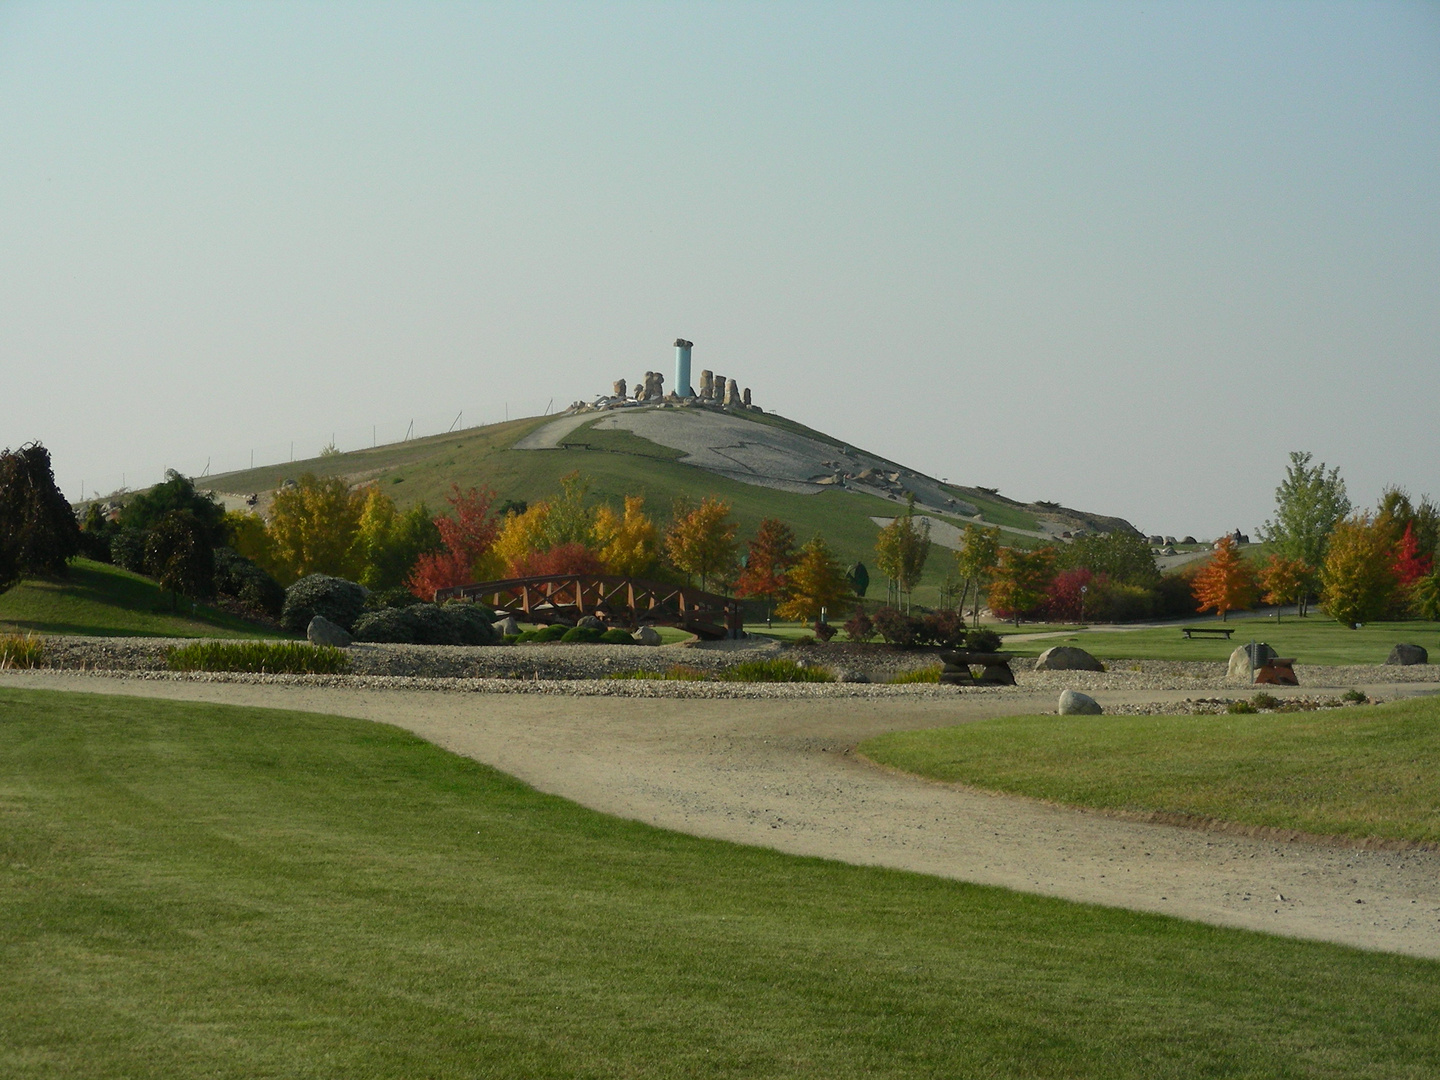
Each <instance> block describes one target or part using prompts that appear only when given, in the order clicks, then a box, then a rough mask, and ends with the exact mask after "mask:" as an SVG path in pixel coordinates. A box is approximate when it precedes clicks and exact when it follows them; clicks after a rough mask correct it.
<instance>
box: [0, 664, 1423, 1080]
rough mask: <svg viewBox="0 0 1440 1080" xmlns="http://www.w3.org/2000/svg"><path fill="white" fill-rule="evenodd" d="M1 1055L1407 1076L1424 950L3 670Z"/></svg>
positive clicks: (1417, 1046)
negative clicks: (1059, 884) (1029, 884)
mask: <svg viewBox="0 0 1440 1080" xmlns="http://www.w3.org/2000/svg"><path fill="white" fill-rule="evenodd" d="M0 807H3V818H0V820H3V823H4V825H3V830H0V962H3V965H4V971H5V978H4V979H3V980H0V1073H3V1074H4V1075H5V1076H7V1077H16V1078H30V1077H51V1076H54V1077H60V1076H64V1077H71V1076H85V1077H152V1076H153V1077H166V1078H185V1077H206V1078H224V1077H246V1078H250V1077H264V1076H287V1077H288V1076H363V1077H367V1078H372V1077H373V1078H383V1077H421V1076H423V1077H428V1078H448V1077H511V1076H526V1077H572V1076H573V1077H582V1076H583V1077H599V1076H628V1077H650V1076H654V1077H673V1076H677V1075H685V1076H689V1077H696V1078H709V1077H755V1076H787V1077H825V1078H844V1077H861V1076H864V1077H915V1076H955V1077H972V1076H973V1077H980V1076H986V1077H1029V1078H1037V1077H1066V1078H1084V1077H1103V1078H1107V1080H1118V1078H1126V1077H1145V1078H1155V1077H1177V1078H1178V1077H1184V1078H1189V1077H1196V1076H1211V1077H1217V1076H1225V1077H1265V1078H1275V1077H1301V1076H1307V1077H1308V1076H1315V1077H1320V1076H1324V1077H1341V1076H1344V1077H1382V1076H1384V1077H1416V1078H1418V1077H1425V1076H1433V1075H1436V1073H1437V1072H1440V965H1437V964H1436V963H1434V962H1431V961H1425V960H1417V959H1413V958H1407V957H1401V956H1391V955H1385V954H1379V953H1373V952H1364V951H1361V950H1358V949H1348V948H1343V947H1339V946H1331V945H1325V944H1319V943H1313V942H1301V941H1292V940H1286V939H1282V938H1275V937H1268V936H1265V935H1261V934H1255V933H1249V932H1244V931H1239V930H1229V929H1221V928H1216V927H1210V926H1204V925H1201V924H1197V923H1188V922H1184V921H1181V920H1178V919H1171V918H1167V917H1164V916H1158V915H1147V914H1138V913H1132V912H1126V911H1118V910H1110V909H1104V908H1097V907H1090V906H1085V905H1079V904H1072V903H1067V902H1065V901H1060V900H1055V899H1049V898H1045V897H1039V896H1027V895H1021V894H1016V893H1011V892H1008V891H1006V890H1002V889H996V888H988V887H979V886H970V885H965V884H960V883H956V882H951V881H945V880H941V879H938V878H929V877H924V876H921V875H916V874H908V873H902V872H898V871H890V870H884V869H878V868H873V867H858V866H849V865H845V864H840V863H832V862H825V861H822V860H818V859H805V858H797V857H793V856H787V855H782V854H779V853H776V852H773V851H768V850H764V849H760V848H745V847H739V846H735V845H731V844H726V843H722V842H719V841H713V840H705V839H700V838H694V837H689V836H683V835H677V834H674V833H669V832H664V831H661V830H658V829H654V828H650V827H647V826H645V825H642V824H638V823H635V822H629V821H622V820H618V819H615V818H609V817H605V816H603V815H600V814H596V813H594V812H591V811H588V810H585V809H583V808H581V807H579V806H576V805H574V804H572V803H569V802H566V801H564V800H562V799H559V798H555V797H551V796H547V795H542V794H540V793H538V792H536V791H534V790H533V789H531V788H529V787H527V786H525V785H523V784H521V783H519V782H517V781H515V780H513V779H511V778H510V777H507V776H504V775H503V774H500V773H497V772H494V771H493V770H490V769H488V768H485V767H484V766H481V765H479V764H476V763H474V762H471V761H469V760H466V759H463V758H459V757H455V756H453V755H450V754H447V753H445V752H444V751H442V750H440V749H438V748H436V747H434V746H432V745H430V744H428V743H425V742H422V741H421V740H419V739H417V738H414V737H412V736H410V735H408V734H405V733H402V732H400V731H398V730H396V729H393V728H388V727H385V726H381V725H374V724H369V723H365V722H362V721H356V720H348V719H340V718H336V717H325V716H316V715H307V714H296V713H284V712H270V711H263V710H244V709H236V708H227V707H221V706H214V705H199V704H184V703H178V702H159V701H144V700H139V699H131V698H116V697H101V696H91V695H63V694H57V693H50V692H39V691H17V690H0Z"/></svg>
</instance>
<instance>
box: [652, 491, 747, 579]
mask: <svg viewBox="0 0 1440 1080" xmlns="http://www.w3.org/2000/svg"><path fill="white" fill-rule="evenodd" d="M735 529H736V525H735V523H734V522H733V521H731V520H730V504H729V503H727V502H721V501H720V500H719V499H717V498H715V497H714V496H713V495H707V496H705V498H704V500H703V501H702V502H701V503H700V505H699V506H696V507H693V508H692V507H690V506H689V505H688V504H686V503H685V502H683V501H680V500H677V502H676V507H675V515H674V519H673V520H672V521H671V523H670V528H669V529H668V530H666V533H665V555H666V557H667V558H668V559H669V560H670V562H671V564H672V565H673V566H674V567H675V569H677V570H679V571H680V572H681V573H684V574H690V575H694V576H696V577H699V579H700V587H701V588H702V589H704V588H706V587H707V585H708V582H709V581H711V580H712V579H718V580H719V581H724V580H726V579H727V578H728V577H729V575H730V573H731V572H732V571H733V570H734V568H735V550H736V544H735Z"/></svg>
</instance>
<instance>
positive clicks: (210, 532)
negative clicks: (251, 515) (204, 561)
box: [120, 469, 228, 548]
mask: <svg viewBox="0 0 1440 1080" xmlns="http://www.w3.org/2000/svg"><path fill="white" fill-rule="evenodd" d="M173 510H184V511H188V512H189V513H190V514H191V515H192V516H193V517H194V519H195V522H196V524H198V525H199V526H200V530H201V535H202V536H203V537H204V538H205V542H206V544H208V545H209V546H210V547H212V548H215V547H220V546H221V545H222V544H224V543H225V542H226V540H227V539H228V538H227V537H226V535H225V507H223V506H222V505H220V503H218V502H216V501H215V498H214V496H212V495H207V494H202V493H200V492H198V491H196V490H195V484H194V482H193V481H191V479H190V478H189V477H188V476H181V475H180V474H179V473H178V472H176V471H175V470H174V469H167V470H166V471H165V480H164V482H163V483H159V484H156V485H155V486H154V487H153V488H151V489H150V490H149V491H142V492H140V493H139V494H137V495H133V496H131V498H130V501H129V502H127V503H126V504H125V508H124V509H123V510H121V511H120V525H121V527H122V528H127V529H140V530H141V531H144V530H147V529H151V528H154V527H155V526H156V525H157V524H159V523H160V521H161V519H163V518H164V517H165V515H166V514H169V513H170V512H171V511H173Z"/></svg>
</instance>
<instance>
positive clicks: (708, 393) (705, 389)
mask: <svg viewBox="0 0 1440 1080" xmlns="http://www.w3.org/2000/svg"><path fill="white" fill-rule="evenodd" d="M714 395H715V373H714V372H713V371H709V370H707V369H705V368H702V369H701V370H700V400H701V401H709V400H710V399H711V398H712V397H713V396H714Z"/></svg>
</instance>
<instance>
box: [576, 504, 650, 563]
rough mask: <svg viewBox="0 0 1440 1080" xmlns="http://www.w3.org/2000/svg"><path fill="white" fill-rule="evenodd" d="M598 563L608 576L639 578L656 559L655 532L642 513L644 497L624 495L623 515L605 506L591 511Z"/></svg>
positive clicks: (643, 510) (646, 516) (648, 518)
mask: <svg viewBox="0 0 1440 1080" xmlns="http://www.w3.org/2000/svg"><path fill="white" fill-rule="evenodd" d="M593 531H594V534H595V544H596V546H597V548H598V549H599V551H598V554H599V556H600V562H601V564H602V565H603V566H604V567H605V572H606V573H608V574H624V575H625V576H627V577H642V576H643V575H645V574H647V573H648V572H649V571H650V570H652V569H653V568H654V566H655V560H656V559H658V558H659V557H660V538H659V532H658V530H657V529H656V528H655V523H654V522H653V521H651V520H650V517H649V515H647V514H646V513H645V496H643V495H626V496H625V513H624V515H623V516H622V515H620V514H617V513H616V512H615V511H614V510H612V509H611V508H610V507H609V506H608V505H606V504H605V503H601V504H600V505H599V506H598V507H597V508H596V509H595V522H594V525H593Z"/></svg>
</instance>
